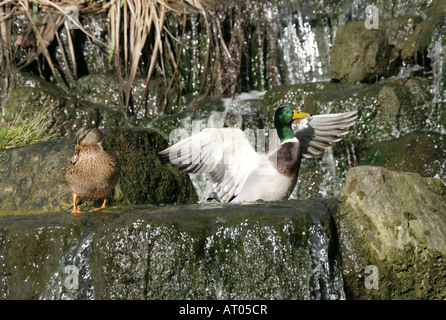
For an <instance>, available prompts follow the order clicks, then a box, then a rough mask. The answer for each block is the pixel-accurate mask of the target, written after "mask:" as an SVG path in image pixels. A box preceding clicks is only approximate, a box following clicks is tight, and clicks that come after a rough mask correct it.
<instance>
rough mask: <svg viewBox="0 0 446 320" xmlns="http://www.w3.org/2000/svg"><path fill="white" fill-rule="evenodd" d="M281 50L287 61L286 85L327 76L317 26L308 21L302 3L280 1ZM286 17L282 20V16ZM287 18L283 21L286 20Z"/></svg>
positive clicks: (279, 35) (279, 37)
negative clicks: (303, 12)
mask: <svg viewBox="0 0 446 320" xmlns="http://www.w3.org/2000/svg"><path fill="white" fill-rule="evenodd" d="M278 8H279V11H278V12H279V13H278V14H279V15H280V16H279V19H277V20H281V23H279V25H278V28H277V29H278V40H277V41H278V49H279V51H280V56H281V57H282V60H283V63H282V65H281V67H282V70H283V73H284V76H283V78H284V80H285V81H284V84H298V83H306V82H315V81H320V80H322V79H323V76H324V75H326V74H327V70H323V64H322V60H321V55H320V53H319V46H320V44H319V43H318V40H319V41H324V40H325V39H321V38H319V39H318V38H317V35H316V31H315V28H314V27H313V26H311V25H310V22H309V21H306V19H305V17H304V15H303V14H302V11H301V8H300V6H299V3H292V2H290V1H280V2H279V3H278ZM280 18H282V19H280ZM282 21H283V22H282Z"/></svg>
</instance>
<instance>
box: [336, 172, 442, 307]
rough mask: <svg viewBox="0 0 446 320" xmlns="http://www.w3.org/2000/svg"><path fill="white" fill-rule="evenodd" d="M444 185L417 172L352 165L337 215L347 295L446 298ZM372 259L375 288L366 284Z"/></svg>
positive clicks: (354, 297) (359, 297) (383, 297)
mask: <svg viewBox="0 0 446 320" xmlns="http://www.w3.org/2000/svg"><path fill="white" fill-rule="evenodd" d="M445 190H446V187H445V186H444V185H443V184H442V183H441V181H440V180H438V179H432V178H422V177H421V176H420V175H418V174H416V173H405V172H401V173H399V172H394V171H390V170H387V169H384V168H381V167H371V166H359V167H355V168H352V169H350V170H349V172H348V173H347V176H346V180H345V184H344V186H343V188H342V190H341V193H340V195H339V200H340V206H339V211H338V220H337V224H338V230H339V231H338V232H339V241H340V252H341V257H342V270H343V277H344V281H345V283H344V285H345V286H344V288H345V291H346V295H347V298H351V299H445V298H446V293H445V291H444V288H445V285H446V238H445V236H444V234H445V233H446V197H445V192H444V191H445ZM369 265H373V266H375V267H376V268H377V269H376V270H377V272H378V273H377V274H375V275H377V276H378V278H377V280H378V283H376V284H377V288H373V287H372V288H370V287H367V286H366V284H367V281H369V280H370V278H368V276H370V274H368V273H366V272H365V269H366V267H367V266H369Z"/></svg>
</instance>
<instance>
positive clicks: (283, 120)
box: [274, 106, 311, 142]
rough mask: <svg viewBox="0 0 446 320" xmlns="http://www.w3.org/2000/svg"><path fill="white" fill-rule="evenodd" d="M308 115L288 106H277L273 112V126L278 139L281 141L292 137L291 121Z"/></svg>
mask: <svg viewBox="0 0 446 320" xmlns="http://www.w3.org/2000/svg"><path fill="white" fill-rule="evenodd" d="M308 116H311V114H309V113H306V112H302V111H298V110H296V109H293V108H291V107H289V106H283V107H280V108H278V109H277V110H276V113H275V114H274V126H275V127H276V130H277V134H278V135H279V138H280V141H281V142H283V141H285V140H287V139H292V138H293V137H294V134H293V130H292V129H291V124H292V123H293V121H294V120H296V119H303V118H306V117H308Z"/></svg>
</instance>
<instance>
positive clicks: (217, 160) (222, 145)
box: [158, 128, 260, 202]
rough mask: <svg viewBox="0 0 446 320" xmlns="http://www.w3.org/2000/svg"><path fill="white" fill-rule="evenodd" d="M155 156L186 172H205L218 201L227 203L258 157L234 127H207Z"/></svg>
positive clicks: (240, 132) (242, 134) (254, 166)
mask: <svg viewBox="0 0 446 320" xmlns="http://www.w3.org/2000/svg"><path fill="white" fill-rule="evenodd" d="M158 155H159V156H160V157H161V158H162V159H164V160H168V161H169V162H171V163H172V164H173V165H174V166H175V167H177V168H178V169H180V170H181V171H184V172H187V173H203V172H207V173H209V175H210V177H211V179H212V180H213V182H214V186H215V189H216V192H217V194H218V195H219V197H220V200H221V201H223V202H226V201H229V200H231V199H232V198H233V197H234V196H237V194H238V193H239V192H240V190H241V188H242V187H243V184H244V183H245V181H246V179H247V178H248V176H249V174H250V173H251V171H252V170H253V169H254V168H257V167H258V164H259V160H260V156H259V155H258V154H257V153H256V152H255V150H254V149H253V148H252V146H251V144H250V143H249V141H248V139H247V138H246V135H245V133H244V132H243V131H242V130H240V129H238V128H208V129H204V130H203V131H201V132H200V133H198V134H195V135H193V136H191V137H189V138H186V139H184V140H181V141H180V142H178V143H176V144H174V145H173V146H171V147H169V148H167V149H165V150H163V151H161V152H159V153H158Z"/></svg>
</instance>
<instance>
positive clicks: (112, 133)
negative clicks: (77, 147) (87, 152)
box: [0, 128, 197, 214]
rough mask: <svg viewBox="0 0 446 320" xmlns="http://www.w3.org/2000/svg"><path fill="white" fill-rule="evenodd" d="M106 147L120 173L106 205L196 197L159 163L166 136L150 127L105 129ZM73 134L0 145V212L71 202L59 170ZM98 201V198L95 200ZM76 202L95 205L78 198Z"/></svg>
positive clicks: (50, 208)
mask: <svg viewBox="0 0 446 320" xmlns="http://www.w3.org/2000/svg"><path fill="white" fill-rule="evenodd" d="M104 133H105V135H106V142H105V146H106V147H107V148H108V149H110V150H112V151H114V152H116V153H117V154H118V156H119V159H120V162H121V167H122V171H121V177H120V181H119V182H118V184H117V186H116V187H115V189H114V191H112V193H111V195H110V205H112V206H113V205H124V204H125V205H128V204H143V203H148V204H158V203H193V202H195V201H196V200H197V196H196V193H195V190H194V187H193V185H192V183H191V182H190V180H189V177H188V176H187V175H186V174H184V173H182V172H180V171H178V170H177V169H175V168H173V167H172V166H170V165H165V164H163V163H161V161H160V160H159V159H158V156H157V154H156V153H157V152H158V151H160V150H162V149H164V148H166V147H167V146H168V144H167V141H166V140H165V139H164V138H163V137H162V136H161V135H160V134H159V133H158V132H156V131H154V130H150V129H131V128H108V129H104ZM74 143H75V141H74V140H73V139H68V138H64V139H58V140H50V141H46V142H42V143H37V144H34V145H30V146H26V147H21V148H14V149H4V150H0V212H2V213H3V214H4V213H8V212H9V213H11V212H25V211H26V212H28V211H33V212H54V211H62V210H68V209H69V208H70V207H71V193H70V191H69V188H68V186H67V185H66V184H65V182H64V179H63V176H62V171H63V168H64V166H65V164H66V163H67V162H68V161H69V159H70V157H71V155H72V153H73V151H74ZM99 202H100V201H99ZM80 204H81V207H82V206H87V207H92V206H94V205H98V203H96V204H94V203H91V202H85V203H84V202H82V201H81V202H80Z"/></svg>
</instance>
